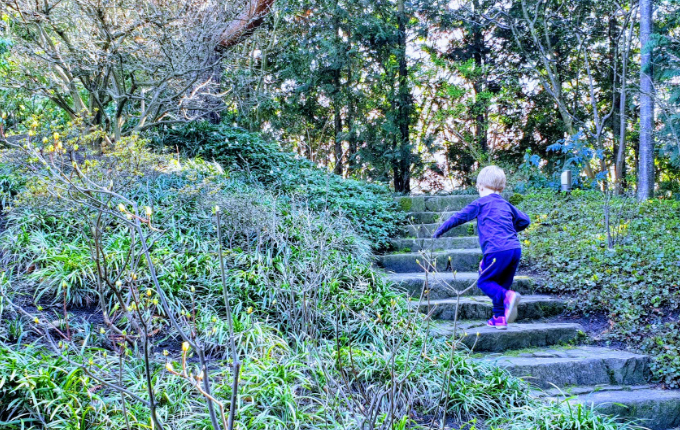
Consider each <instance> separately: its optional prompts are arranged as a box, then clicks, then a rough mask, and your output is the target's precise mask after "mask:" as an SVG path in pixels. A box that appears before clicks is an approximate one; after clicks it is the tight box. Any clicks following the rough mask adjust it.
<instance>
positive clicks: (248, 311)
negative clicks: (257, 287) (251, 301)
mask: <svg viewBox="0 0 680 430" xmlns="http://www.w3.org/2000/svg"><path fill="white" fill-rule="evenodd" d="M246 313H247V314H248V315H250V314H252V313H253V307H252V306H250V307H249V308H248V310H246Z"/></svg>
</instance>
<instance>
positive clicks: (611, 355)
mask: <svg viewBox="0 0 680 430" xmlns="http://www.w3.org/2000/svg"><path fill="white" fill-rule="evenodd" d="M482 360H483V361H486V362H491V363H494V364H495V365H498V366H501V367H504V368H506V369H507V370H508V371H509V372H510V373H512V374H513V375H515V376H517V377H520V378H524V379H525V380H527V381H528V382H530V383H532V384H533V385H536V386H538V387H540V388H544V389H549V388H552V387H553V386H557V387H568V386H595V385H644V384H646V383H647V381H648V378H649V376H650V370H649V361H650V359H649V357H648V356H646V355H640V354H635V353H632V352H627V351H620V350H615V349H609V348H599V347H591V346H580V347H577V348H559V349H547V350H539V351H527V352H522V353H519V354H517V355H501V356H494V355H490V356H487V357H484V358H483V359H482Z"/></svg>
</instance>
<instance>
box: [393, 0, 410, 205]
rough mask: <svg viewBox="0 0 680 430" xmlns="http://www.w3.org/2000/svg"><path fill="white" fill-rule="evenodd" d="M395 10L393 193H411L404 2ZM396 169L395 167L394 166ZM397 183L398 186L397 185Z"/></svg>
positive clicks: (400, 1) (408, 93) (408, 94)
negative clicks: (396, 156)
mask: <svg viewBox="0 0 680 430" xmlns="http://www.w3.org/2000/svg"><path fill="white" fill-rule="evenodd" d="M397 7H398V10H397V26H398V39H397V44H398V47H397V55H398V58H399V79H398V81H399V93H398V100H397V123H398V124H399V137H398V138H399V142H398V149H399V163H398V169H399V170H400V177H401V178H400V181H397V174H396V171H395V181H394V182H395V184H394V188H395V191H397V192H401V193H409V192H411V143H410V141H409V130H410V123H411V93H410V91H409V87H408V66H407V63H406V61H407V58H406V19H407V17H406V12H405V10H404V0H399V3H398V6H397ZM395 167H396V166H395ZM398 182H399V186H397V185H398Z"/></svg>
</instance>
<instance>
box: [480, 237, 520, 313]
mask: <svg viewBox="0 0 680 430" xmlns="http://www.w3.org/2000/svg"><path fill="white" fill-rule="evenodd" d="M512 251H514V250H510V251H501V252H494V253H491V254H486V255H485V256H484V259H483V261H482V271H481V274H480V276H479V280H478V281H477V286H478V287H479V288H480V289H481V290H482V291H483V292H484V294H486V295H487V296H488V297H489V298H490V299H491V302H492V303H493V315H494V316H496V317H498V316H504V315H505V305H504V303H503V301H504V300H505V293H506V292H507V289H506V288H504V287H503V286H502V285H501V284H500V282H499V281H506V279H505V277H503V276H502V275H503V274H504V273H505V272H506V271H507V270H508V266H509V265H511V264H512V261H513V252H512ZM494 260H495V261H494ZM515 269H516V267H515ZM510 279H511V281H510V284H512V278H510Z"/></svg>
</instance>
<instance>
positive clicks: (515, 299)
mask: <svg viewBox="0 0 680 430" xmlns="http://www.w3.org/2000/svg"><path fill="white" fill-rule="evenodd" d="M520 300H522V296H521V295H520V294H519V293H517V292H515V291H512V290H508V292H507V293H506V294H505V300H504V301H503V304H504V305H505V322H506V323H507V324H512V323H514V322H515V320H516V319H517V306H519V302H520Z"/></svg>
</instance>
